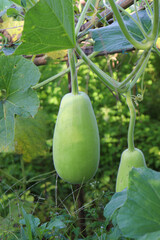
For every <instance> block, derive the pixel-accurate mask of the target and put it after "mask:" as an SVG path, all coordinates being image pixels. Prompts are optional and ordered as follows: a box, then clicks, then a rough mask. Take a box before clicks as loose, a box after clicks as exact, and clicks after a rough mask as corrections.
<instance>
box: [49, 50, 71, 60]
mask: <svg viewBox="0 0 160 240" xmlns="http://www.w3.org/2000/svg"><path fill="white" fill-rule="evenodd" d="M66 55H67V50H61V51H53V52H49V53H47V57H50V58H52V59H58V58H59V59H61V58H64V57H65V56H66Z"/></svg>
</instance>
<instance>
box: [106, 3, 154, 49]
mask: <svg viewBox="0 0 160 240" xmlns="http://www.w3.org/2000/svg"><path fill="white" fill-rule="evenodd" d="M156 1H158V0H156ZM108 2H109V3H110V5H111V8H112V11H113V12H114V14H115V17H116V19H117V21H118V23H119V26H120V28H121V31H122V32H123V34H124V36H125V37H126V39H127V40H128V41H129V42H130V43H131V44H132V45H133V46H134V47H135V48H138V49H142V50H146V49H148V48H150V47H151V46H152V45H153V41H152V40H148V39H147V40H146V41H145V40H144V41H143V43H141V42H139V41H137V40H136V39H135V38H133V37H132V36H131V34H130V33H129V32H128V29H127V27H126V26H125V24H124V22H123V19H122V16H121V14H120V12H119V10H118V8H117V6H116V4H115V2H114V0H108Z"/></svg>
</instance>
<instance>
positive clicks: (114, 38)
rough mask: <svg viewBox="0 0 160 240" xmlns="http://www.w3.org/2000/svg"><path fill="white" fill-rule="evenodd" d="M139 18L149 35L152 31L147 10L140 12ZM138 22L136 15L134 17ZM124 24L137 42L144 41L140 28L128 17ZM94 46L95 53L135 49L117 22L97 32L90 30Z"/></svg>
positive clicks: (125, 17)
mask: <svg viewBox="0 0 160 240" xmlns="http://www.w3.org/2000/svg"><path fill="white" fill-rule="evenodd" d="M138 16H139V18H140V20H141V23H142V25H143V27H144V29H145V31H146V32H147V33H149V31H150V30H151V20H150V18H149V16H148V14H147V12H146V11H145V10H141V11H139V12H138ZM132 17H133V18H134V19H136V20H137V17H136V13H134V14H133V15H132ZM123 20H124V23H125V25H126V27H127V28H128V31H129V32H130V34H131V35H132V36H133V37H134V38H135V39H136V40H137V41H140V42H141V41H142V40H143V39H144V37H143V34H142V33H141V31H140V30H139V28H138V26H137V25H136V24H135V23H134V22H133V20H132V19H131V18H129V17H128V16H124V17H123ZM90 33H91V35H92V38H93V40H94V41H95V44H94V51H107V52H112V51H122V50H128V49H131V48H133V45H132V44H131V43H130V42H129V41H128V40H127V39H126V38H125V36H124V35H123V33H122V31H121V29H120V27H119V24H118V22H117V21H115V22H113V23H112V24H111V25H108V26H107V27H102V28H99V29H95V30H90Z"/></svg>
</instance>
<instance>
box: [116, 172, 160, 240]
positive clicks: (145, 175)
mask: <svg viewBox="0 0 160 240" xmlns="http://www.w3.org/2000/svg"><path fill="white" fill-rule="evenodd" d="M117 223H118V226H119V228H120V230H121V231H122V233H123V234H124V236H125V237H130V238H138V237H139V238H140V237H141V238H142V237H143V238H142V239H145V240H146V238H144V235H146V236H147V234H150V235H148V236H157V234H158V233H157V232H159V230H160V173H159V172H156V171H153V170H151V169H149V168H137V169H135V168H133V169H132V170H131V172H130V174H129V187H128V192H127V200H126V202H125V204H124V205H123V206H122V208H121V209H120V210H119V213H118V215H117ZM148 236H147V237H148ZM141 238H140V239H141ZM148 239H149V240H151V238H148ZM154 240H155V238H154Z"/></svg>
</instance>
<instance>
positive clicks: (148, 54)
mask: <svg viewBox="0 0 160 240" xmlns="http://www.w3.org/2000/svg"><path fill="white" fill-rule="evenodd" d="M150 54H151V49H150V50H149V51H148V53H147V56H146V58H145V59H144V61H143V62H142V65H141V67H140V69H139V70H138V72H137V73H136V74H135V77H134V79H133V81H132V82H131V83H130V86H129V89H132V88H133V86H134V85H135V84H136V82H137V80H138V78H140V76H141V75H142V74H143V73H144V69H145V67H146V65H147V63H148V60H149V57H150Z"/></svg>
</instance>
